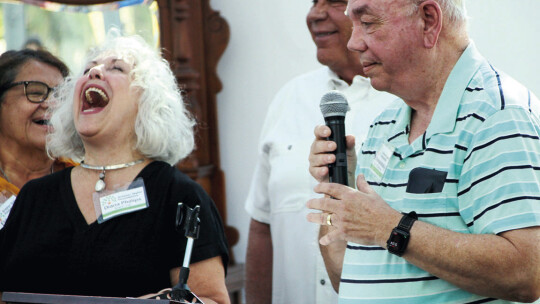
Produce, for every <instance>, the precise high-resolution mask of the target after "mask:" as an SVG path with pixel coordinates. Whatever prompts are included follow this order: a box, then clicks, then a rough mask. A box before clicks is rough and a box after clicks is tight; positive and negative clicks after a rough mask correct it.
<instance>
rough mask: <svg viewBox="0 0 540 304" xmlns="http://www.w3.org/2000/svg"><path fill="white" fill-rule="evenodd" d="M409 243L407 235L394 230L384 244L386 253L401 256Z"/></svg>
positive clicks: (401, 231)
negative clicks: (386, 249) (386, 248)
mask: <svg viewBox="0 0 540 304" xmlns="http://www.w3.org/2000/svg"><path fill="white" fill-rule="evenodd" d="M408 242H409V233H408V232H406V231H403V230H400V229H394V230H393V231H392V233H391V234H390V238H389V239H388V241H387V242H386V245H387V247H388V251H390V252H391V253H394V254H398V255H401V254H403V252H404V251H405V248H407V243H408Z"/></svg>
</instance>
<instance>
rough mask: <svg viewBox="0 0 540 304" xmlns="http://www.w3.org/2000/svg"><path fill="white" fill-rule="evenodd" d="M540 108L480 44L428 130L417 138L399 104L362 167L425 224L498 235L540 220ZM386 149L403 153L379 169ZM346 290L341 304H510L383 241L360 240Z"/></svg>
mask: <svg viewBox="0 0 540 304" xmlns="http://www.w3.org/2000/svg"><path fill="white" fill-rule="evenodd" d="M538 113H540V102H539V100H538V99H537V98H536V97H535V96H534V95H533V94H532V93H531V92H529V91H528V90H527V89H526V88H525V87H523V86H522V85H520V84H519V83H517V82H516V81H515V80H513V79H511V78H509V77H508V76H506V75H504V74H503V73H501V72H500V71H498V70H497V69H495V68H493V67H492V66H491V65H490V64H489V63H488V62H487V61H486V60H485V59H484V58H483V57H482V56H481V55H480V54H479V53H478V51H477V50H476V48H475V46H474V44H473V43H472V42H471V44H470V45H469V46H468V47H467V49H466V50H465V52H464V53H463V54H462V56H461V57H460V59H459V60H458V62H457V63H456V66H455V67H454V68H453V70H452V72H451V74H450V75H449V78H448V79H447V81H446V84H445V87H444V89H443V92H442V94H441V97H440V99H439V101H438V104H437V107H436V109H435V112H434V114H433V117H432V120H431V123H430V124H429V126H428V128H427V130H426V132H425V133H424V134H423V136H420V137H418V138H417V139H416V140H415V141H414V142H413V143H412V144H409V142H408V136H409V130H410V117H411V108H410V107H409V106H407V105H406V104H404V103H403V102H400V101H398V102H395V103H394V104H392V106H390V107H389V108H387V109H386V110H385V111H384V112H383V113H381V115H379V117H378V118H377V119H376V120H375V122H374V123H373V125H372V126H371V129H370V133H369V134H368V138H367V139H366V141H365V142H364V144H363V145H362V148H361V151H360V152H359V157H358V165H357V173H362V174H364V175H365V176H366V180H367V181H368V183H369V184H370V186H371V187H372V188H373V189H374V190H375V191H376V192H377V193H378V194H379V195H380V196H381V197H382V198H383V199H384V200H385V201H386V202H387V203H388V204H390V206H392V207H393V208H394V209H396V210H398V211H400V212H410V211H416V212H417V213H418V216H419V220H420V221H424V222H428V223H431V224H433V225H436V226H439V227H442V228H445V229H449V230H453V231H456V232H460V233H474V234H498V233H501V232H504V231H508V230H513V229H519V228H524V227H531V226H539V225H540V140H539V134H540V120H539V116H538ZM383 146H384V147H385V149H387V150H388V151H393V153H392V152H391V153H388V155H389V156H390V157H389V159H388V160H387V161H388V163H387V166H386V167H385V168H384V169H383V170H380V171H383V172H380V173H382V174H376V173H375V172H376V171H377V170H374V169H372V165H373V164H374V161H375V160H376V157H375V155H376V153H377V151H379V150H381V148H382V147H383ZM379 168H381V167H379ZM413 169H414V170H413ZM408 187H409V188H408ZM412 237H414V235H412ZM486 250H496V248H486ZM441 254H442V255H444V254H445V253H444V252H441ZM339 291H340V294H339V298H340V299H339V303H340V304H349V303H369V304H382V303H384V304H394V303H399V304H408V303H430V304H434V303H437V304H438V303H509V302H507V301H502V300H497V299H490V298H486V297H482V296H478V295H474V294H471V293H469V292H467V291H464V290H462V289H459V288H458V287H456V286H454V285H452V284H450V283H448V282H446V281H444V280H441V279H439V278H437V277H435V276H433V275H431V274H430V273H427V272H426V271H424V270H422V269H420V268H418V267H416V266H414V265H412V264H410V263H408V262H407V261H406V260H405V259H403V258H400V257H398V256H395V255H392V254H390V253H388V252H387V251H386V250H385V249H383V248H381V247H372V246H364V245H362V244H355V243H351V242H349V244H348V245H347V250H346V253H345V258H344V264H343V272H342V276H341V283H340V290H339Z"/></svg>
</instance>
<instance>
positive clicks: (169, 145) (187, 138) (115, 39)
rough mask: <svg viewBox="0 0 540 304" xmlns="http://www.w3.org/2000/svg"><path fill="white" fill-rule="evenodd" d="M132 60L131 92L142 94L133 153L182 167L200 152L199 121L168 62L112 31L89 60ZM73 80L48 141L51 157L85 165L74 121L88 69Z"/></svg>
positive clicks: (59, 97) (60, 95)
mask: <svg viewBox="0 0 540 304" xmlns="http://www.w3.org/2000/svg"><path fill="white" fill-rule="evenodd" d="M104 53H106V54H114V55H118V56H121V57H127V58H132V59H133V61H134V64H133V69H132V70H131V72H130V76H131V79H132V82H131V86H132V87H134V88H137V89H138V90H140V91H141V95H140V98H139V100H138V112H137V117H136V119H135V134H136V144H135V147H133V148H134V149H135V150H137V151H138V152H140V153H141V154H142V155H144V156H145V157H147V158H150V159H154V160H161V161H165V162H168V163H169V164H171V165H174V164H176V163H177V162H179V161H180V160H182V159H183V158H185V157H186V156H187V155H188V154H189V153H191V151H192V150H193V148H194V145H195V144H194V137H193V127H194V125H195V121H194V119H193V118H192V117H191V115H190V114H189V112H188V111H187V110H186V108H185V105H184V102H183V99H182V96H181V92H180V90H179V88H178V84H177V82H176V78H175V76H174V74H173V73H172V71H171V68H170V66H169V64H168V62H167V61H166V60H165V59H163V58H162V57H161V54H160V53H159V52H158V51H156V50H155V49H154V48H152V47H150V46H149V45H148V44H147V43H146V42H145V41H144V40H143V39H142V38H141V37H139V36H137V35H134V36H121V35H120V34H119V32H118V31H117V30H113V31H109V33H108V35H107V39H106V41H105V43H104V44H103V45H101V46H100V47H97V48H95V49H94V50H93V51H92V52H91V53H90V54H89V56H87V58H88V59H89V60H88V61H87V62H90V61H92V60H93V59H95V58H96V57H98V56H99V55H100V54H104ZM76 75H77V76H75V77H74V76H72V77H68V78H67V79H66V81H65V82H64V83H63V84H62V85H61V86H60V87H59V88H58V90H57V91H56V93H55V94H54V98H56V101H55V102H54V106H53V105H51V107H50V109H51V112H52V115H51V119H50V123H51V125H52V129H53V131H52V133H51V134H49V135H48V136H47V153H48V154H49V156H51V157H67V158H71V159H73V160H75V161H80V160H82V159H83V157H84V153H85V149H84V145H83V142H82V140H81V137H80V136H79V134H78V133H77V131H76V129H75V124H74V120H73V98H74V92H75V84H76V82H77V79H79V78H80V77H81V76H82V75H83V69H81V71H80V72H79V73H78V74H76Z"/></svg>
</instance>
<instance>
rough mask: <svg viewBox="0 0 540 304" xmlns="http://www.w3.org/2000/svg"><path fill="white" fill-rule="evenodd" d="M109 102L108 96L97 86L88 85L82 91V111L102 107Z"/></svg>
mask: <svg viewBox="0 0 540 304" xmlns="http://www.w3.org/2000/svg"><path fill="white" fill-rule="evenodd" d="M108 104H109V96H107V94H106V93H105V92H104V91H103V90H102V89H100V88H98V87H94V86H92V87H88V88H87V89H86V90H85V91H84V95H83V106H82V111H83V112H86V111H90V110H92V109H95V108H104V107H106V106H107V105H108Z"/></svg>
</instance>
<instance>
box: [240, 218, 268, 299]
mask: <svg viewBox="0 0 540 304" xmlns="http://www.w3.org/2000/svg"><path fill="white" fill-rule="evenodd" d="M272 256H273V255H272V238H271V234H270V225H268V224H265V223H261V222H258V221H256V220H253V219H252V220H251V223H250V226H249V237H248V248H247V254H246V302H247V304H252V303H257V304H258V303H262V304H265V303H268V304H269V303H272Z"/></svg>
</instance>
